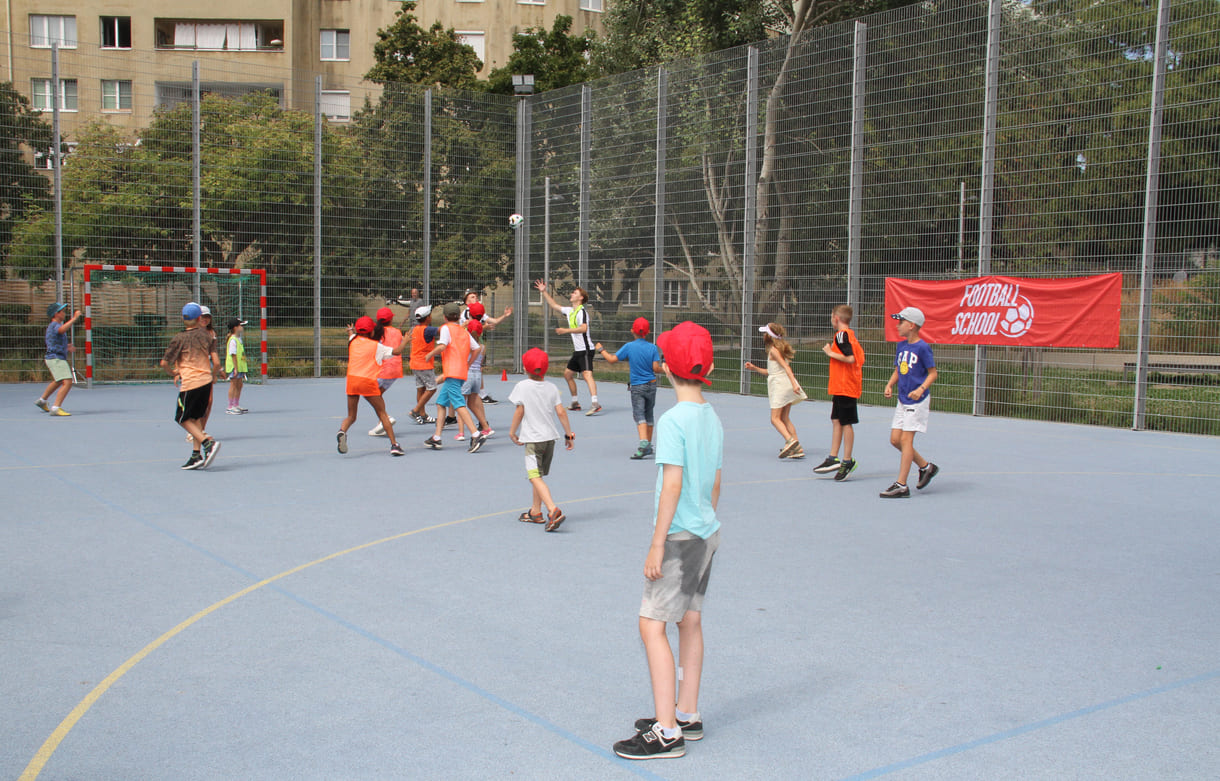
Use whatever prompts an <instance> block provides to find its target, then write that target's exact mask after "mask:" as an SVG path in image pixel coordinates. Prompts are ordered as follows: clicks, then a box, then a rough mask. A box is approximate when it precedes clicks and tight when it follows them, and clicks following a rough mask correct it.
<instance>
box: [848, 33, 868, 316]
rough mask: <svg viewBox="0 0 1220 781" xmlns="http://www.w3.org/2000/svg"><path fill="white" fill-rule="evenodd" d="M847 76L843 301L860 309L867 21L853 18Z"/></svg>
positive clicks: (853, 307) (856, 309)
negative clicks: (847, 175) (847, 164)
mask: <svg viewBox="0 0 1220 781" xmlns="http://www.w3.org/2000/svg"><path fill="white" fill-rule="evenodd" d="M853 49H854V51H853V54H852V80H851V182H850V187H849V193H850V194H849V196H848V198H849V200H848V204H847V305H848V306H850V307H851V308H852V310H853V311H859V310H860V254H861V234H862V232H863V226H864V104H865V95H866V93H865V90H866V82H865V75H866V73H867V71H866V68H865V59H866V57H867V54H868V25H866V24H865V23H864V22H856V28H855V34H854V41H853Z"/></svg>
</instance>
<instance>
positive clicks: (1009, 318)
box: [997, 296, 1034, 339]
mask: <svg viewBox="0 0 1220 781" xmlns="http://www.w3.org/2000/svg"><path fill="white" fill-rule="evenodd" d="M1017 299H1018V302H1017V305H1016V306H1010V307H1008V309H1006V310H1004V314H1003V316H1001V317H1000V322H999V323H998V325H997V327H998V329H999V331H1000V333H1001V334H1003V335H1004V336H1007V337H1009V338H1011V339H1016V338H1017V337H1019V336H1024V335H1025V334H1026V333H1028V332H1029V329H1031V328H1033V327H1034V305H1033V304H1032V303H1031V302H1030V300H1029V299H1028V298H1026V297H1025V296H1018V297H1017Z"/></svg>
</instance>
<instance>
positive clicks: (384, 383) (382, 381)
mask: <svg viewBox="0 0 1220 781" xmlns="http://www.w3.org/2000/svg"><path fill="white" fill-rule="evenodd" d="M397 379H398V378H397V377H378V378H377V387H378V388H381V392H382V393H385V392H386V391H388V390H389V389H390V386H391V385H393V384H394V382H395V381H396V380H397Z"/></svg>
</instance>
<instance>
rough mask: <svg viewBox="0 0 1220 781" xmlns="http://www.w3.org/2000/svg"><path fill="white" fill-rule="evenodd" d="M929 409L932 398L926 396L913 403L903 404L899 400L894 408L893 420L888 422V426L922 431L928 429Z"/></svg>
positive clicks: (930, 409)
mask: <svg viewBox="0 0 1220 781" xmlns="http://www.w3.org/2000/svg"><path fill="white" fill-rule="evenodd" d="M931 411H932V399H931V398H929V397H927V396H925V397H924V398H923V399H921V400H920V401H918V402H917V403H915V404H903V403H902V402H901V401H900V402H898V406H897V407H895V408H894V422H893V423H891V424H890V428H896V429H901V430H903V431H918V432H920V433H923V432H925V431H927V430H928V413H930V412H931Z"/></svg>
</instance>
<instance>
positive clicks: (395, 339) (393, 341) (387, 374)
mask: <svg viewBox="0 0 1220 781" xmlns="http://www.w3.org/2000/svg"><path fill="white" fill-rule="evenodd" d="M381 343H382V344H384V345H385V346H386V347H389V348H390V349H394V348H396V347H398V345H400V344H402V331H399V330H398V329H397V328H395V327H394V326H392V325H391V326H386V329H385V333H384V334H382V336H381ZM378 376H379V377H382V378H384V379H387V380H395V379H398V378H399V377H401V376H402V355H391V356H390V357H389V358H386V359H385V360H384V361H382V362H381V374H379V375H378Z"/></svg>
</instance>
